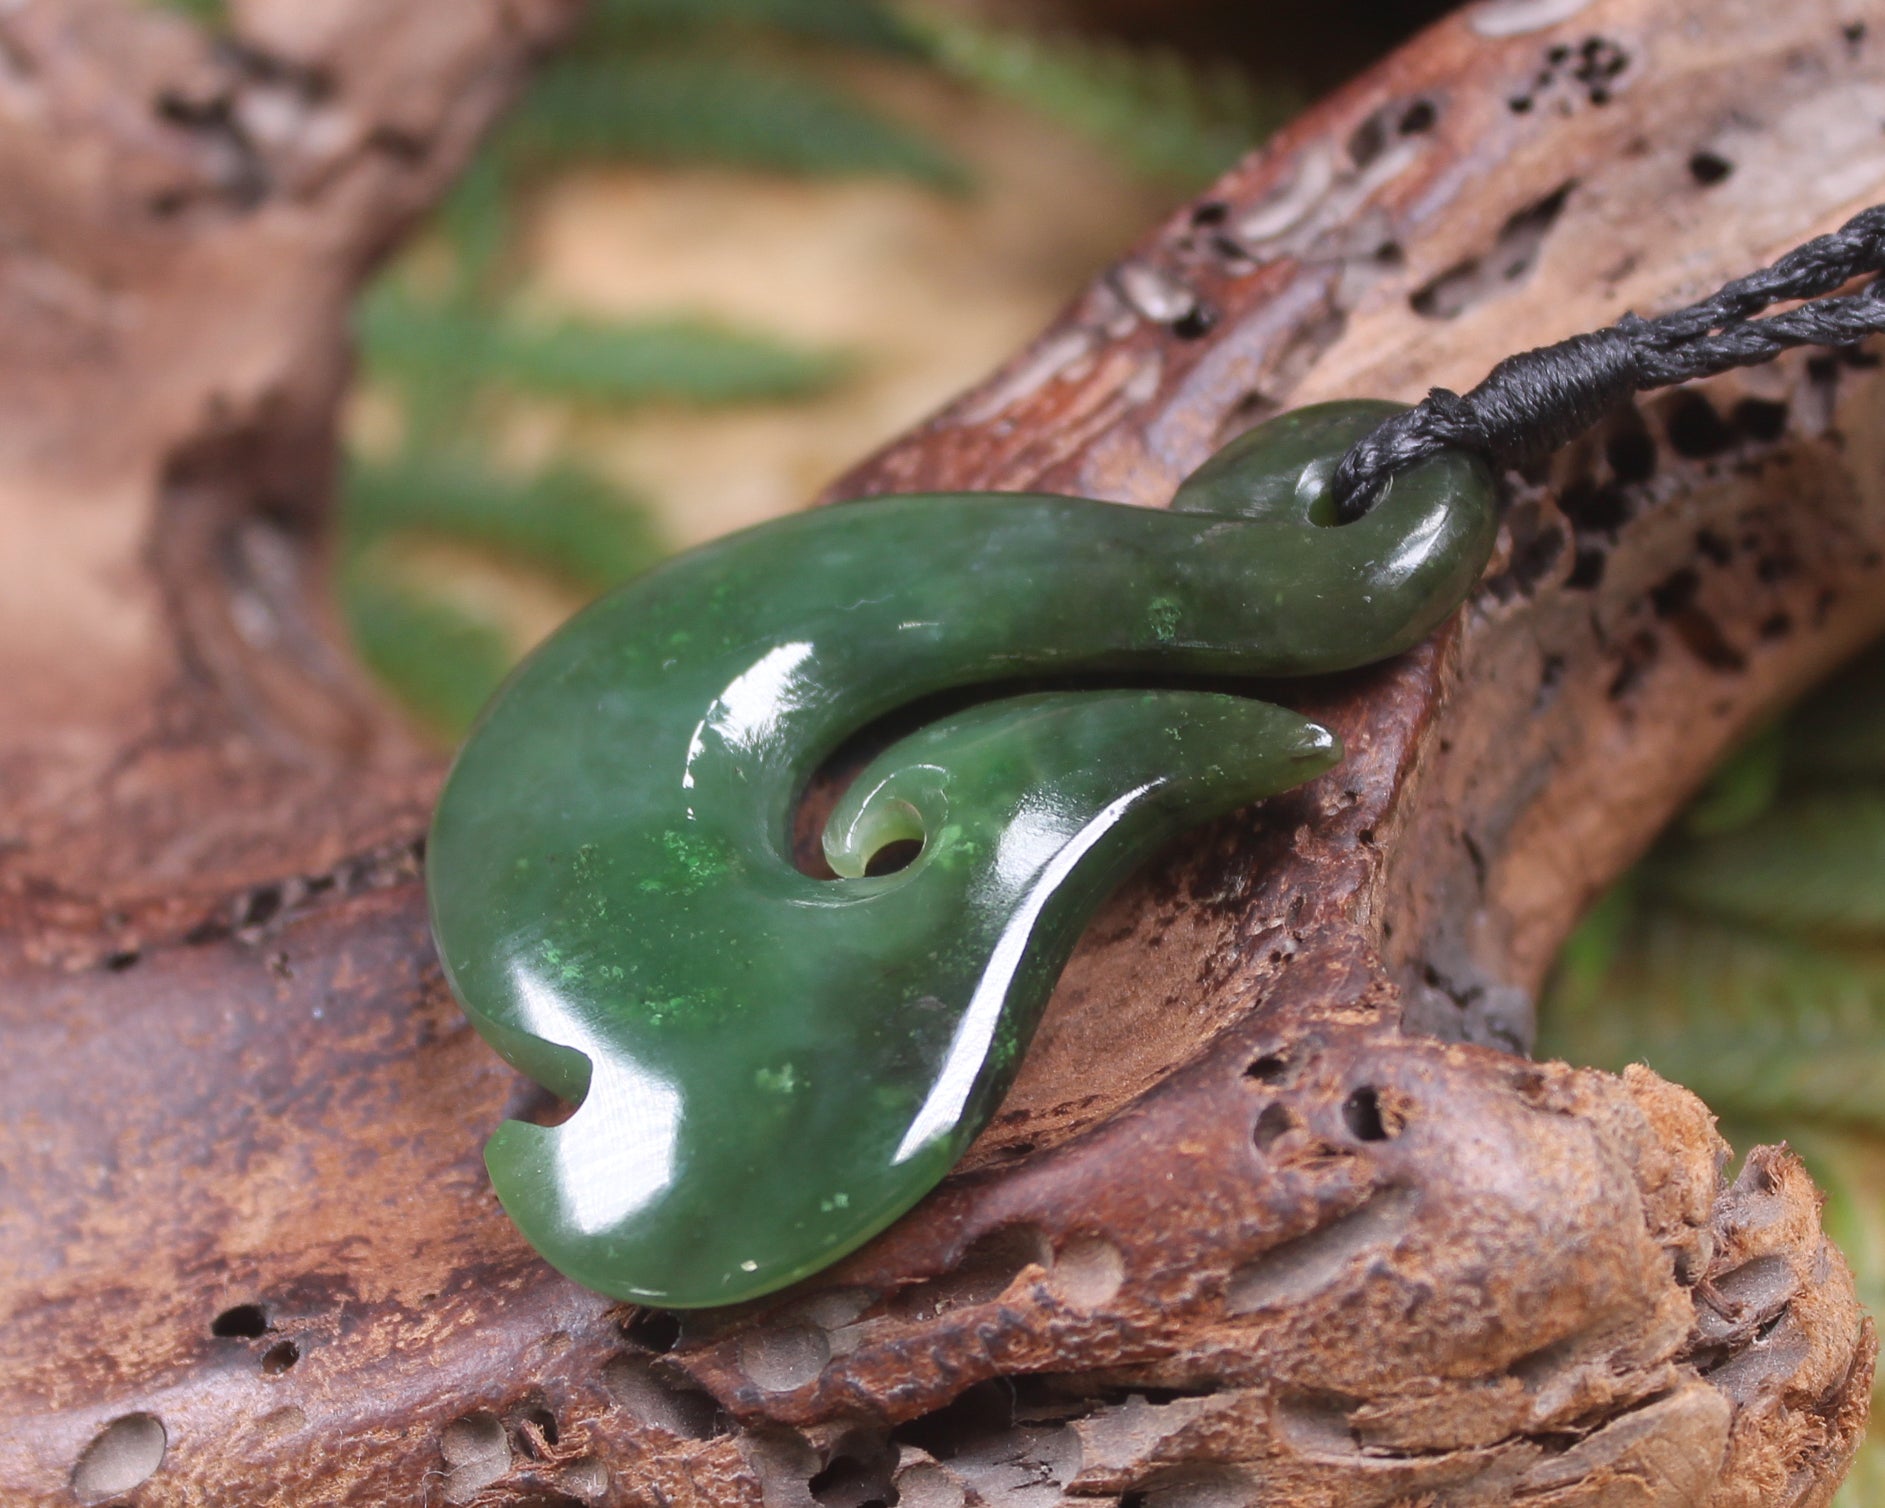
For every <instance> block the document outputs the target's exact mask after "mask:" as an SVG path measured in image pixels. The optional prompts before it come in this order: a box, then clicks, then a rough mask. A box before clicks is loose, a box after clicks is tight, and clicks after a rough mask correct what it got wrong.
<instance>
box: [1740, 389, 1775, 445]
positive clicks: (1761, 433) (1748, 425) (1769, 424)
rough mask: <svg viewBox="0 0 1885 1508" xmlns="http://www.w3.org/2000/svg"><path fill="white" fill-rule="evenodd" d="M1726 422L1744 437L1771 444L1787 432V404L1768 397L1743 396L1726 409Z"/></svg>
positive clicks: (1763, 443)
mask: <svg viewBox="0 0 1885 1508" xmlns="http://www.w3.org/2000/svg"><path fill="white" fill-rule="evenodd" d="M1728 423H1729V424H1730V425H1731V426H1732V427H1733V428H1734V430H1735V431H1736V433H1738V434H1740V435H1741V436H1742V437H1743V438H1744V439H1748V440H1752V441H1754V442H1755V443H1757V444H1761V445H1771V444H1773V443H1774V442H1775V441H1776V440H1778V439H1780V437H1781V436H1782V435H1784V434H1786V432H1787V405H1786V404H1784V403H1779V402H1776V401H1774V400H1773V399H1770V398H1743V399H1741V401H1740V402H1738V403H1737V404H1735V406H1734V407H1733V408H1732V409H1730V410H1729V411H1728Z"/></svg>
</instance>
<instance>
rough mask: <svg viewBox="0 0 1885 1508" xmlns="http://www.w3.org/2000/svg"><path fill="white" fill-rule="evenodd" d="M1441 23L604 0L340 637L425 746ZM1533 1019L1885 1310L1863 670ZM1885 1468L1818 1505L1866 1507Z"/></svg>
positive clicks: (1879, 925) (449, 322)
mask: <svg viewBox="0 0 1885 1508" xmlns="http://www.w3.org/2000/svg"><path fill="white" fill-rule="evenodd" d="M190 8H191V9H192V10H193V11H195V12H196V13H197V14H199V15H201V16H203V17H204V18H205V19H207V20H209V21H211V22H212V23H213V22H214V21H215V19H216V16H215V11H214V7H213V3H212V0H194V3H192V4H191V5H190ZM1446 8H1447V7H1446V6H1445V5H1443V4H1440V3H1436V0H1423V3H1414V0H1345V3H1342V4H1339V5H1331V4H1327V3H1311V0H1267V3H1265V4H1262V5H1251V4H1248V3H1233V0H898V3H876V0H598V3H597V4H596V6H595V8H594V10H593V12H592V14H591V17H590V19H589V21H588V23H587V24H586V26H585V29H584V30H583V32H582V33H581V35H580V36H579V38H578V39H577V41H576V44H575V45H574V47H573V48H571V49H570V50H569V51H568V52H567V53H566V54H565V55H564V56H563V57H561V59H560V60H558V61H556V62H554V63H553V64H552V65H551V66H550V67H549V68H548V69H547V70H546V71H545V72H544V73H543V74H542V76H541V77H540V78H539V79H538V81H537V82H536V84H535V85H534V87H533V88H532V90H531V91H530V93H529V95H528V96H527V98H526V99H525V100H524V101H523V103H522V105H521V106H520V108H519V109H518V110H517V111H516V112H515V114H514V115H513V116H512V117H511V119H510V120H509V122H508V124H507V125H506V126H505V128H504V129H503V130H502V131H501V132H500V133H499V135H498V136H497V137H496V138H495V139H494V140H493V141H492V142H490V143H489V145H488V146H487V148H486V149H485V151H484V152H483V154H482V155H481V156H480V157H479V158H478V160H477V162H476V163H475V164H474V165H473V167H472V168H471V170H470V172H469V173H468V174H467V175H466V177H465V179H464V180H463V182H462V183H461V184H460V186H459V188H458V190H457V191H456V193H455V194H454V195H453V196H452V198H451V200H450V202H449V203H448V204H447V205H446V206H445V207H444V209H443V210H442V212H441V213H440V214H439V215H438V216H437V217H436V218H435V220H434V222H433V224H432V225H431V226H430V227H429V228H428V229H427V231H426V232H425V233H424V234H423V235H422V236H421V237H420V238H419V240H418V241H417V243H416V244H415V245H414V246H413V247H412V248H411V249H410V250H409V251H408V252H407V253H406V254H405V255H404V256H403V257H402V258H401V259H400V260H399V261H398V262H397V263H396V264H395V265H394V266H392V267H390V268H389V269H388V270H387V271H386V273H385V275H384V276H383V277H382V278H381V279H380V280H379V282H378V284H377V286H376V287H375V288H374V289H373V290H372V291H371V293H370V295H369V297H368V298H367V299H366V300H365V301H364V303H363V305H362V307H361V309H360V312H359V336H360V344H361V352H362V363H363V372H362V381H361V383H360V387H359V391H358V395H357V398H356V400H355V402H354V404H353V409H352V412H351V415H350V420H349V451H350V465H349V476H348V485H347V496H346V503H345V511H344V519H345V523H344V533H343V551H342V563H341V570H340V572H339V578H338V579H339V583H340V589H341V592H342V598H343V604H344V608H345V613H346V617H347V621H348V623H349V625H350V627H351V630H352V633H353V634H354V637H355V639H356V642H357V643H358V646H359V648H360V650H361V652H362V654H363V655H364V657H365V658H366V660H367V661H368V663H369V664H370V665H372V667H373V668H374V670H375V672H376V673H377V674H378V675H379V676H380V677H381V679H382V680H383V681H384V682H385V683H386V685H387V686H388V687H389V688H390V690H391V691H392V692H393V694H394V695H396V696H397V697H398V698H399V699H400V700H401V701H402V702H403V703H404V704H405V706H406V707H407V708H408V709H409V711H410V712H411V713H412V715H413V717H414V718H415V720H416V721H417V722H418V723H420V724H421V725H422V726H423V727H424V728H426V729H427V730H428V731H429V732H430V733H431V735H432V736H433V737H435V738H436V739H437V740H438V741H439V742H440V743H441V745H444V744H448V743H449V742H450V741H451V740H452V739H454V738H455V737H456V735H457V734H458V733H460V732H461V731H462V730H463V728H464V727H465V725H466V724H467V723H468V721H469V720H470V718H471V716H472V715H473V714H474V712H475V711H476V709H477V707H478V706H479V704H480V703H481V702H482V701H483V699H484V698H485V696H486V695H487V694H488V693H489V691H490V690H491V689H492V688H493V686H495V684H496V682H497V681H498V679H499V678H500V677H501V676H502V675H503V673H504V671H505V670H506V669H507V668H508V666H509V665H510V664H511V663H513V662H514V661H515V659H516V658H517V657H518V656H519V655H520V654H521V653H523V651H525V650H526V649H527V648H528V647H529V646H530V645H531V644H532V643H534V642H535V641H536V640H537V639H538V638H540V637H541V636H542V635H543V634H544V633H546V632H547V631H548V630H549V629H551V628H552V627H554V626H555V625H556V623H558V622H559V621H560V620H561V619H562V618H563V617H565V616H566V615H567V614H568V613H569V612H571V611H572V610H573V609H574V608H576V607H577V606H579V605H580V604H581V603H582V602H583V601H584V600H586V599H587V598H588V597H590V596H592V595H594V594H595V593H596V592H598V591H600V590H602V589H604V588H606V587H608V586H611V585H613V584H614V583H616V582H618V581H620V580H622V579H624V578H625V577H627V576H629V575H632V574H634V573H635V572H636V571H638V570H640V569H642V568H643V567H645V566H646V565H648V564H650V563H652V562H653V561H655V560H657V559H658V558H660V557H661V556H662V555H663V554H665V553H667V552H670V551H672V550H674V549H677V548H680V547H684V546H686V545H689V544H693V543H697V542H699V541H701V540H704V539H708V538H711V537H713V536H715V535H717V534H721V533H724V532H725V531H727V530H730V529H734V528H738V527H740V526H742V525H746V524H750V523H753V522H756V521H758V520H760V519H762V518H766V517H770V516H772V515H775V514H778V513H782V512H785V511H787V510H789V509H792V508H796V507H799V506H801V505H802V504H803V503H804V502H805V501H806V500H807V499H809V498H810V497H811V496H812V495H813V494H814V493H816V492H817V491H818V489H819V488H820V487H821V486H822V485H823V484H824V483H825V482H827V481H829V480H830V479H831V478H832V477H834V476H835V475H836V474H837V473H839V472H840V471H842V470H843V469H844V468H845V467H846V466H848V465H849V464H850V463H852V462H853V461H855V460H857V459H859V458H860V457H861V456H863V455H864V454H865V453H866V452H867V451H869V450H871V449H872V448H874V447H875V446H877V445H879V444H881V443H882V442H884V441H885V440H888V439H890V438H891V437H893V436H894V435H895V434H896V433H898V431H900V430H901V429H903V428H905V427H907V426H908V425H910V424H912V423H913V422H915V421H916V420H918V419H920V418H921V417H923V416H924V415H925V414H926V413H927V412H929V411H930V410H932V409H934V408H935V407H936V406H938V405H939V404H941V403H942V402H943V401H945V400H946V399H948V398H949V397H950V396H952V395H953V394H954V393H956V392H957V391H959V390H960V389H962V388H963V387H965V386H967V385H968V384H969V383H971V382H973V381H974V380H976V379H977V378H978V377H980V376H981V375H983V374H984V373H985V372H986V371H987V370H988V369H989V368H990V367H991V366H993V365H994V363H996V362H997V361H999V360H1000V359H1002V358H1003V357H1005V356H1006V355H1008V354H1009V353H1010V352H1012V351H1013V350H1014V349H1015V348H1017V347H1018V346H1019V345H1021V344H1022V343H1023V342H1024V341H1025V340H1027V339H1028V338H1029V337H1030V336H1032V335H1033V334H1034V333H1035V332H1036V331H1037V330H1038V329H1039V328H1040V327H1041V326H1042V325H1043V324H1044V323H1045V322H1046V321H1047V320H1048V318H1049V317H1050V316H1051V315H1052V314H1053V313H1054V311H1055V310H1056V308H1057V307H1058V306H1059V305H1060V304H1061V303H1062V302H1064V301H1065V300H1066V299H1068V298H1069V297H1070V296H1072V295H1073V294H1074V293H1075V292H1076V291H1077V290H1078V289H1079V288H1080V287H1081V286H1082V284H1083V283H1084V282H1085V280H1086V279H1087V278H1088V277H1089V276H1090V275H1091V274H1092V273H1094V272H1095V271H1096V270H1098V269H1099V268H1100V267H1102V266H1103V265H1104V264H1105V263H1106V262H1108V261H1109V260H1110V259H1111V258H1113V257H1114V256H1115V255H1116V254H1117V253H1118V252H1119V251H1120V250H1121V249H1122V248H1123V247H1124V246H1125V245H1126V244H1127V243H1128V242H1130V241H1131V240H1133V239H1134V238H1136V237H1137V236H1138V235H1139V234H1140V233H1141V232H1142V231H1143V230H1144V229H1145V228H1146V227H1147V226H1149V225H1150V224H1151V223H1152V222H1153V221H1154V220H1155V219H1156V218H1158V217H1159V216H1161V215H1162V214H1163V213H1164V212H1165V211H1166V210H1168V209H1170V208H1171V207H1173V206H1174V205H1176V204H1178V203H1179V202H1181V201H1182V200H1184V199H1185V198H1187V197H1189V196H1190V195H1191V194H1192V193H1194V192H1195V191H1196V190H1198V189H1199V188H1201V187H1202V186H1203V185H1204V184H1206V183H1208V182H1209V181H1210V180H1211V179H1212V178H1213V177H1214V176H1216V175H1217V174H1218V173H1219V172H1221V171H1222V170H1223V169H1225V168H1226V167H1228V166H1229V165H1230V164H1231V163H1232V162H1233V161H1234V160H1235V159H1236V158H1237V157H1238V156H1239V155H1240V154H1241V153H1242V152H1243V151H1245V150H1247V149H1248V147H1249V146H1251V145H1252V144H1254V143H1255V142H1257V141H1258V140H1260V139H1261V138H1262V137H1263V135H1264V134H1265V133H1266V132H1267V131H1268V130H1270V129H1271V128H1272V127H1273V126H1274V125H1276V124H1278V123H1280V122H1281V121H1282V120H1283V119H1285V118H1287V117H1288V116H1289V115H1290V114H1291V113H1292V112H1293V111H1294V110H1295V109H1296V108H1298V107H1299V106H1300V105H1301V104H1302V103H1305V102H1306V101H1308V100H1309V99H1312V98H1314V97H1315V96H1316V95H1317V94H1319V93H1321V92H1323V91H1325V90H1327V89H1328V88H1329V87H1331V86H1332V85H1334V84H1335V83H1338V82H1339V81H1341V80H1342V79H1343V78H1345V77H1347V76H1349V75H1350V74H1352V73H1354V72H1355V71H1357V70H1359V69H1360V68H1361V67H1363V66H1365V65H1366V64H1367V63H1368V62H1369V61H1371V60H1372V59H1373V58H1374V57H1376V56H1377V55H1379V54H1380V53H1382V52H1385V51H1386V50H1388V49H1389V48H1390V47H1392V46H1393V45H1394V44H1395V43H1397V42H1398V41H1400V40H1402V39H1403V38H1404V37H1405V36H1406V35H1408V34H1409V33H1411V32H1412V31H1413V30H1414V29H1415V28H1416V27H1417V26H1419V25H1421V24H1424V23H1425V22H1426V21H1427V20H1429V19H1431V18H1432V17H1434V16H1436V15H1438V14H1439V13H1440V12H1441V11H1443V10H1444V9H1446ZM1543 1017H1544V1036H1543V1042H1542V1046H1541V1051H1542V1052H1543V1053H1544V1054H1547V1055H1550V1056H1559V1057H1565V1058H1569V1059H1570V1060H1572V1061H1574V1062H1579V1063H1589V1064H1595V1065H1599V1066H1602V1067H1605V1068H1611V1069H1616V1068H1620V1067H1622V1066H1623V1065H1624V1064H1626V1063H1629V1062H1632V1061H1647V1062H1648V1063H1650V1064H1651V1065H1652V1066H1653V1067H1655V1068H1656V1069H1657V1070H1658V1071H1660V1072H1662V1073H1663V1074H1665V1075H1667V1076H1668V1077H1670V1078H1672V1079H1675V1080H1677V1081H1678V1082H1681V1083H1684V1084H1687V1085H1688V1086H1689V1087H1691V1088H1693V1089H1695V1090H1696V1091H1697V1092H1698V1093H1700V1094H1701V1095H1702V1096H1703V1097H1704V1098H1705V1099H1706V1100H1707V1101H1708V1102H1709V1104H1710V1105H1711V1106H1713V1107H1714V1108H1715V1110H1716V1111H1717V1112H1718V1113H1719V1114H1720V1115H1721V1117H1722V1128H1723V1131H1724V1133H1725V1134H1726V1135H1727V1136H1728V1138H1729V1139H1730V1141H1731V1142H1732V1143H1733V1144H1734V1145H1735V1146H1736V1147H1737V1148H1740V1149H1745V1148H1746V1147H1748V1146H1750V1145H1753V1144H1754V1143H1755V1142H1757V1141H1774V1140H1782V1139H1784V1140H1786V1141H1788V1142H1790V1143H1791V1144H1792V1145H1793V1146H1794V1147H1795V1148H1796V1149H1797V1150H1798V1151H1799V1152H1800V1153H1801V1154H1802V1155H1803V1156H1804V1157H1805V1158H1806V1159H1807V1160H1808V1162H1809V1163H1810V1164H1811V1166H1812V1168H1813V1171H1814V1173H1815V1174H1816V1175H1817V1177H1818V1179H1819V1181H1820V1183H1821V1185H1822V1187H1823V1188H1825V1189H1826V1191H1827V1195H1828V1203H1827V1209H1826V1221H1827V1224H1828V1226H1829V1227H1830V1229H1831V1230H1832V1232H1833V1234H1834V1235H1835V1237H1836V1238H1837V1239H1838V1240H1839V1242H1840V1244H1841V1245H1842V1247H1843V1248H1844V1250H1845V1251H1846V1253H1847V1255H1848V1256H1849V1257H1850V1258H1851V1259H1852V1261H1853V1263H1854V1265H1855V1267H1856V1268H1857V1270H1858V1274H1859V1279H1860V1282H1861V1284H1862V1286H1863V1289H1864V1291H1865V1294H1866V1297H1867V1299H1868V1301H1869V1302H1870V1303H1871V1305H1872V1306H1873V1309H1874V1312H1875V1313H1881V1312H1885V656H1874V657H1873V658H1872V659H1871V660H1870V661H1868V662H1867V663H1866V664H1864V665H1861V666H1859V667H1856V668H1855V669H1854V670H1853V671H1852V672H1851V673H1850V674H1849V675H1848V676H1847V678H1846V679H1845V681H1844V682H1843V683H1842V684H1841V685H1840V686H1838V687H1836V688H1834V689H1833V690H1831V691H1830V692H1828V693H1823V694H1821V695H1820V696H1818V697H1816V698H1815V699H1814V700H1813V701H1812V702H1811V703H1809V704H1808V705H1807V706H1805V707H1804V708H1803V709H1801V710H1800V711H1798V712H1796V713H1795V714H1793V715H1792V716H1790V717H1789V718H1788V719H1786V720H1785V721H1784V722H1783V723H1782V724H1780V725H1778V726H1776V727H1774V728H1771V729H1769V730H1767V731H1765V732H1764V733H1762V734H1761V735H1760V736H1759V737H1758V738H1756V739H1755V740H1753V741H1752V742H1751V743H1750V745H1749V746H1748V747H1747V748H1746V749H1744V750H1743V751H1742V752H1741V753H1740V754H1739V755H1737V756H1736V757H1735V758H1734V759H1732V760H1731V761H1730V762H1729V764H1728V765H1727V766H1726V767H1725V768H1724V769H1723V770H1722V771H1721V772H1720V774H1719V775H1718V777H1717V778H1716V781H1715V783H1714V785H1713V786H1712V787H1711V788H1710V789H1709V790H1708V791H1707V792H1706V793H1705V794H1704V795H1703V797H1702V798H1701V799H1700V800H1699V801H1698V802H1697V803H1696V805H1695V806H1694V808H1693V809H1692V810H1691V811H1689V812H1688V813H1687V814H1686V815H1685V816H1684V817H1683V818H1682V819H1681V821H1679V822H1678V823H1677V824H1676V825H1675V827H1674V828H1673V829H1672V831H1671V832H1670V833H1669V834H1667V835H1666V836H1665V838H1664V840H1663V841H1662V842H1661V844H1660V845H1659V846H1658V848H1657V850H1656V852H1655V853H1654V854H1653V855H1652V856H1651V858H1650V859H1649V860H1648V861H1647V862H1646V863H1644V864H1643V865H1642V866H1641V867H1640V868H1639V870H1638V871H1637V872H1636V873H1635V874H1633V875H1632V876H1630V877H1629V878H1628V879H1627V880H1626V881H1625V882H1624V883H1623V884H1622V885H1621V886H1619V887H1618V889H1617V890H1616V891H1615V893H1613V894H1612V895H1611V896H1610V897H1609V898H1608V899H1607V900H1606V901H1605V902H1604V903H1603V904H1602V905H1601V906H1600V907H1599V908H1598V910H1597V912H1596V913H1595V914H1594V915H1593V916H1592V917H1591V918H1590V920H1589V921H1588V922H1587V924H1586V925H1585V926H1584V928H1583V929H1582V930H1581V931H1580V932H1579V934H1578V935H1577V937H1576V938H1575V939H1574V940H1573V942H1572V943H1571V945H1570V946H1569V948H1568V949H1567V950H1566V954H1565V957H1564V959H1563V961H1562V963H1561V966H1560V969H1559V973H1558V978H1557V979H1556V981H1555V982H1554V984H1553V986H1552V989H1551V991H1550V994H1549V997H1548V998H1547V999H1546V1001H1545V1002H1544V1007H1543ZM1882 1412H1885V1411H1882ZM1874 1441H1875V1443H1874V1444H1873V1446H1872V1447H1870V1449H1869V1450H1868V1453H1867V1454H1866V1455H1865V1457H1863V1458H1862V1460H1861V1462H1860V1465H1859V1468H1858V1470H1857V1471H1856V1473H1855V1475H1854V1477H1853V1479H1852V1481H1851V1482H1850V1483H1849V1484H1848V1486H1847V1488H1846V1490H1845V1492H1844V1493H1843V1495H1842V1496H1841V1498H1840V1500H1839V1504H1840V1508H1885V1432H1882V1431H1880V1430H1877V1429H1875V1431H1874Z"/></svg>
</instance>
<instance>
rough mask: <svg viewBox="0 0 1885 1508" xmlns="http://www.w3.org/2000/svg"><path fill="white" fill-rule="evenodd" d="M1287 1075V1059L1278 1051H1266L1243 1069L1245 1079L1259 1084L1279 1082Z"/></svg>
mask: <svg viewBox="0 0 1885 1508" xmlns="http://www.w3.org/2000/svg"><path fill="white" fill-rule="evenodd" d="M1288 1076H1289V1059H1288V1058H1287V1057H1285V1056H1284V1055H1283V1054H1282V1053H1280V1052H1266V1053H1265V1054H1263V1056H1262V1057H1260V1058H1255V1059H1253V1060H1252V1061H1251V1064H1250V1066H1249V1067H1248V1068H1246V1069H1245V1070H1244V1077H1245V1078H1246V1079H1251V1080H1254V1081H1255V1082H1256V1083H1259V1084H1280V1083H1282V1082H1283V1080H1284V1079H1286V1078H1287V1077H1288Z"/></svg>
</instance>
